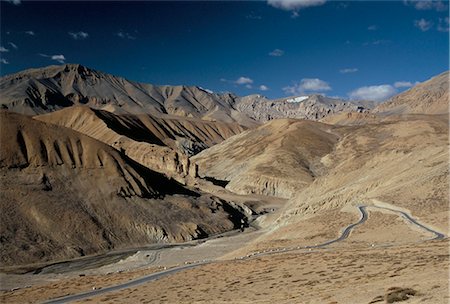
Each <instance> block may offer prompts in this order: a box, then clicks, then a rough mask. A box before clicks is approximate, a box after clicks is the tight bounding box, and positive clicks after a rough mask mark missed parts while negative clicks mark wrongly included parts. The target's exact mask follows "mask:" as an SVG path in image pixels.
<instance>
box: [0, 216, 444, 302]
mask: <svg viewBox="0 0 450 304" xmlns="http://www.w3.org/2000/svg"><path fill="white" fill-rule="evenodd" d="M368 210H369V218H368V220H367V221H366V222H365V223H364V224H362V225H361V226H359V227H357V228H356V229H355V230H354V231H353V232H352V233H351V235H350V237H349V238H348V239H346V240H345V241H343V242H341V243H336V244H333V245H331V246H329V247H327V248H325V249H314V250H311V251H308V250H304V249H301V250H297V251H293V252H289V253H277V254H272V255H268V256H261V257H254V258H250V259H245V260H239V259H238V260H235V259H234V258H235V257H238V256H242V255H245V254H246V253H249V252H254V251H255V250H261V249H263V248H286V247H290V246H295V245H297V246H304V245H313V244H316V243H320V242H322V241H325V240H329V239H332V238H335V237H336V236H338V234H339V231H340V230H341V229H342V228H343V227H345V226H346V225H348V224H350V223H352V222H355V221H357V220H358V215H357V213H354V212H342V211H340V210H330V211H325V212H322V213H320V214H318V215H317V216H314V217H311V218H309V219H306V220H305V221H300V222H299V224H298V225H297V226H287V227H286V228H285V229H284V230H283V229H280V230H278V231H277V233H276V234H273V233H272V234H270V233H269V234H267V232H268V231H266V230H259V231H253V232H252V231H248V232H247V233H243V234H238V235H236V236H232V237H224V238H219V239H215V240H211V241H208V242H206V243H203V244H201V245H199V246H196V247H191V248H184V249H164V250H161V251H159V252H158V254H157V257H154V256H148V255H149V254H148V252H145V251H142V252H138V253H137V254H136V255H134V256H131V257H129V258H127V259H125V260H124V261H121V262H119V263H116V264H114V265H109V266H104V267H102V268H101V269H97V270H98V273H97V274H95V271H96V270H92V271H91V272H86V273H85V276H82V277H80V276H79V274H80V273H68V274H64V275H51V274H48V275H38V276H36V275H35V276H31V277H33V279H34V280H35V281H34V282H33V283H34V284H31V283H30V285H33V286H32V287H28V288H25V289H19V290H15V291H2V292H1V297H0V301H1V302H2V303H30V302H31V303H35V302H41V301H44V300H46V299H51V298H55V297H60V296H64V295H68V294H76V293H80V292H82V291H88V290H92V288H93V287H96V288H99V287H106V286H111V285H115V284H118V283H120V282H126V281H128V280H131V279H133V278H137V277H140V276H143V275H145V274H149V273H152V272H155V271H158V270H161V269H163V267H172V266H175V265H179V264H183V263H184V262H186V261H194V260H201V259H218V261H217V262H215V263H212V264H208V265H204V266H199V267H197V268H194V269H190V270H185V271H182V272H179V273H176V274H173V275H171V276H168V277H164V278H162V279H160V280H157V281H154V282H149V283H146V284H143V285H139V286H135V287H133V288H129V289H124V290H121V291H118V292H114V293H108V294H105V295H101V296H97V297H95V298H92V299H86V300H83V301H81V302H90V303H100V302H102V303H224V302H228V303H255V302H256V303H269V302H273V301H277V303H293V302H294V303H325V304H328V303H329V304H331V303H370V302H371V301H372V300H377V299H379V300H380V302H374V303H386V301H385V300H386V299H388V295H387V294H388V293H389V292H392V291H388V289H390V288H391V289H392V288H394V287H399V288H410V289H412V290H413V291H414V295H413V296H411V298H410V299H409V300H407V301H405V302H404V303H433V304H434V303H448V301H449V297H448V295H449V291H448V279H449V272H448V266H449V241H448V240H442V241H425V240H426V239H428V238H430V236H431V235H430V234H429V233H426V232H423V231H420V230H419V229H415V228H414V227H411V225H409V224H408V223H407V222H405V221H404V220H402V219H401V218H400V217H399V216H397V215H395V214H390V213H386V212H379V211H375V210H376V209H372V208H369V209H368ZM296 233H297V237H293V236H294V235H295V234H296ZM265 235H269V236H270V237H268V238H266V237H265ZM146 259H147V260H148V261H150V262H149V263H147V264H145V260H146ZM38 277H40V278H41V281H40V282H39V281H38V280H37V279H36V278H38ZM3 279H5V277H4V276H3V277H2V280H3ZM6 279H7V280H8V281H9V283H10V284H13V283H14V280H16V281H17V282H19V281H22V283H23V281H24V280H25V279H26V277H25V276H16V278H14V276H8V277H7V278H6ZM30 282H31V281H30ZM394 292H395V291H394Z"/></svg>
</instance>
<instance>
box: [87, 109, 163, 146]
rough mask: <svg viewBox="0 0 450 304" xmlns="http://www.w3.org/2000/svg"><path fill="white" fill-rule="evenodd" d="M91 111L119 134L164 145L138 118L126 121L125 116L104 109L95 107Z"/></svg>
mask: <svg viewBox="0 0 450 304" xmlns="http://www.w3.org/2000/svg"><path fill="white" fill-rule="evenodd" d="M92 111H93V112H94V113H95V115H97V117H98V118H100V119H101V120H103V121H104V122H105V123H106V125H107V126H108V128H110V129H111V130H113V131H115V132H117V133H118V134H120V135H123V136H126V137H128V138H130V139H133V140H135V141H140V142H147V143H149V144H155V145H158V146H165V144H164V143H163V142H162V141H161V140H160V139H159V138H158V137H157V136H156V135H155V134H153V133H152V132H151V131H150V130H149V129H148V128H147V127H146V126H145V125H144V124H143V123H142V122H141V121H139V120H137V121H126V117H123V118H119V116H117V115H115V114H112V113H109V112H106V111H102V110H95V109H92Z"/></svg>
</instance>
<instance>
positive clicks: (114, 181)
mask: <svg viewBox="0 0 450 304" xmlns="http://www.w3.org/2000/svg"><path fill="white" fill-rule="evenodd" d="M0 123H1V128H0V129H1V141H0V142H1V149H0V151H1V153H0V174H1V179H0V185H1V188H2V189H1V192H0V206H1V210H2V213H1V218H0V242H1V246H2V251H1V264H2V265H3V266H4V265H17V264H25V263H33V262H38V261H39V262H42V261H48V260H55V259H62V258H71V257H76V256H80V255H85V254H93V253H99V252H105V251H107V250H111V249H114V248H123V247H129V246H142V245H144V244H149V243H155V242H171V241H186V240H191V239H193V238H199V237H205V236H207V235H210V234H215V233H220V232H224V231H226V230H230V229H233V228H234V227H235V225H237V224H240V215H239V214H240V213H239V211H237V210H234V209H233V208H232V207H230V206H229V205H228V203H226V202H224V201H221V200H218V199H216V198H214V197H211V196H201V195H200V194H197V193H195V192H192V191H190V190H188V189H185V188H183V187H182V186H180V185H179V184H177V183H176V182H175V181H173V180H170V179H167V178H166V177H165V176H163V175H162V174H159V173H156V172H154V171H151V170H149V169H147V168H145V167H143V166H141V165H139V164H137V163H136V162H134V161H132V160H131V159H129V158H128V157H126V156H125V155H123V154H122V153H120V152H119V151H117V150H115V149H113V148H111V147H109V146H107V145H105V144H104V143H101V142H99V141H97V140H95V139H93V138H91V137H88V136H86V135H83V134H81V133H78V132H75V131H73V130H70V129H67V128H64V127H59V126H55V125H50V124H46V123H43V122H40V121H37V120H34V119H32V118H31V117H27V116H23V115H20V114H14V113H9V112H5V111H2V112H0ZM225 209H226V210H227V211H225Z"/></svg>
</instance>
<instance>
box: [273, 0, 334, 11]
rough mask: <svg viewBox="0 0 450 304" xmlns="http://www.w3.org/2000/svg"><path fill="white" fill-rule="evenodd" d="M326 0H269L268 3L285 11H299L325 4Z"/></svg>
mask: <svg viewBox="0 0 450 304" xmlns="http://www.w3.org/2000/svg"><path fill="white" fill-rule="evenodd" d="M325 2H326V0H268V1H267V4H269V5H271V6H273V7H275V8H279V9H282V10H285V11H294V12H298V11H299V10H301V9H303V8H307V7H311V6H319V5H323V4H325Z"/></svg>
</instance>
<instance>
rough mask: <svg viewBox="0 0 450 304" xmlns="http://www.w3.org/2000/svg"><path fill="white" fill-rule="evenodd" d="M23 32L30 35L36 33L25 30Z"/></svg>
mask: <svg viewBox="0 0 450 304" xmlns="http://www.w3.org/2000/svg"><path fill="white" fill-rule="evenodd" d="M25 34H27V35H30V36H34V35H36V34H35V33H34V32H33V31H26V32H25Z"/></svg>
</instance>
